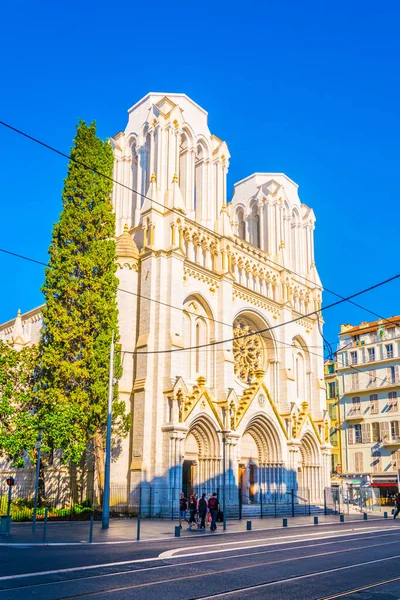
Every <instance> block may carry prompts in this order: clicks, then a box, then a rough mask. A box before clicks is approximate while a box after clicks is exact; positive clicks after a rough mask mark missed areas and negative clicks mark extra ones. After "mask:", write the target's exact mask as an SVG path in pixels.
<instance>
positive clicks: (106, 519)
mask: <svg viewBox="0 0 400 600" xmlns="http://www.w3.org/2000/svg"><path fill="white" fill-rule="evenodd" d="M113 387H114V332H113V334H112V338H111V346H110V369H109V374H108V407H107V434H106V457H105V464H104V494H103V515H102V520H101V528H102V529H108V528H109V526H110V470H111V416H112V401H113Z"/></svg>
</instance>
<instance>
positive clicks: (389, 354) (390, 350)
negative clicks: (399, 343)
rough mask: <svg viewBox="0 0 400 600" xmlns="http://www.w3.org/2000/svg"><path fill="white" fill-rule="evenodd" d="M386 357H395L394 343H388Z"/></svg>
mask: <svg viewBox="0 0 400 600" xmlns="http://www.w3.org/2000/svg"><path fill="white" fill-rule="evenodd" d="M385 348H386V358H393V344H386V346H385Z"/></svg>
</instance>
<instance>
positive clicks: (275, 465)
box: [239, 414, 286, 503]
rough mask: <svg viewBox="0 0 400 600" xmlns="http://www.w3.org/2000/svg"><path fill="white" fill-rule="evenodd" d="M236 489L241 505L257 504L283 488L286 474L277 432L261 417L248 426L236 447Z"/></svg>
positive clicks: (265, 418)
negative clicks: (239, 490) (237, 455)
mask: <svg viewBox="0 0 400 600" xmlns="http://www.w3.org/2000/svg"><path fill="white" fill-rule="evenodd" d="M239 485H240V489H241V492H242V499H243V503H251V502H259V501H260V494H263V497H265V495H266V494H268V496H269V495H270V494H271V493H280V492H282V491H284V490H285V488H286V473H285V469H284V465H283V457H282V448H281V442H280V439H279V435H278V432H277V430H276V428H275V425H274V424H273V423H272V421H271V420H270V419H269V418H268V417H267V416H266V415H264V414H259V415H255V416H254V417H253V418H252V419H251V421H250V422H249V423H248V425H247V427H246V429H245V432H244V434H243V437H242V440H241V444H240V458H239Z"/></svg>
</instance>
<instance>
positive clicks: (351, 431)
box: [349, 425, 354, 444]
mask: <svg viewBox="0 0 400 600" xmlns="http://www.w3.org/2000/svg"><path fill="white" fill-rule="evenodd" d="M349 444H354V428H353V426H352V425H351V426H350V427H349Z"/></svg>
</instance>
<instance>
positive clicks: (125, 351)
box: [0, 248, 386, 382]
mask: <svg viewBox="0 0 400 600" xmlns="http://www.w3.org/2000/svg"><path fill="white" fill-rule="evenodd" d="M0 252H4V253H6V254H10V255H12V256H15V257H17V258H21V259H23V260H27V261H29V262H32V263H35V264H39V265H42V266H44V267H49V265H48V264H46V263H44V262H42V261H39V260H36V259H34V258H30V257H28V256H24V255H23V254H18V253H16V252H11V251H9V250H4V249H3V248H0ZM49 268H50V267H49ZM118 290H119V291H120V292H125V293H127V294H131V295H133V296H137V297H139V298H142V299H145V300H149V301H151V302H155V303H157V304H161V305H164V306H167V307H168V308H173V309H176V310H180V311H183V310H184V309H183V308H179V307H177V306H173V305H171V304H168V303H167V302H162V301H161V300H156V299H154V298H148V297H147V296H143V295H141V294H137V293H135V292H131V291H130V290H124V289H122V288H118ZM345 300H346V299H345V298H344V299H343V301H345ZM325 308H329V307H325ZM321 310H325V309H321ZM187 312H189V314H193V315H195V316H198V314H197V313H194V312H190V311H187ZM311 314H313V313H311ZM315 314H316V316H317V319H318V326H319V331H320V333H321V336H322V338H323V339H324V342H325V343H326V344H327V345H328V346H329V348H330V350H331V352H330V356H332V354H333V353H332V348H331V344H330V343H329V342H327V341H326V340H325V338H324V336H323V334H322V331H321V324H320V321H319V316H318V313H317V312H316V311H315ZM202 316H203V317H204V315H202ZM206 318H208V319H209V320H211V321H213V322H216V323H220V324H221V325H226V326H228V327H231V326H232V324H228V323H224V322H223V321H218V320H216V319H213V318H212V317H208V316H206ZM300 318H301V317H300ZM248 335H249V336H253V335H261V337H262V339H263V340H264V341H266V340H270V339H271V338H266V337H264V336H263V335H262V333H261V331H255V332H252V333H251V334H248ZM242 337H243V336H242ZM235 339H237V338H236V337H235V338H233V340H235ZM273 342H274V343H276V344H278V345H284V346H288V347H291V348H293V347H294V346H293V344H290V343H288V342H283V341H281V340H276V339H275V340H273ZM219 343H222V342H219ZM348 345H349V344H347V345H346V346H344V348H347V346H348ZM314 347H315V348H316V347H318V346H307V352H308V353H309V354H312V355H313V356H317V357H318V358H322V359H323V360H325V357H324V356H323V355H322V354H318V353H317V352H312V351H310V350H308V349H309V348H314ZM344 348H341V349H340V350H339V351H342V350H343V349H344ZM192 349H199V347H197V346H195V347H191V348H182V351H185V350H192ZM204 351H206V350H204ZM207 351H208V352H209V351H210V350H209V349H208V350H207ZM212 351H214V352H216V351H220V352H224V351H226V350H225V349H217V348H213V349H212ZM123 353H124V354H125V353H126V354H131V352H129V351H127V350H123ZM341 366H342V367H349V368H351V369H352V370H354V371H358V372H359V373H365V371H362V370H361V369H359V368H357V367H356V366H355V365H347V364H345V363H344V361H342V365H341ZM377 379H378V380H379V381H383V382H386V379H382V378H381V377H377V376H375V380H377Z"/></svg>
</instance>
